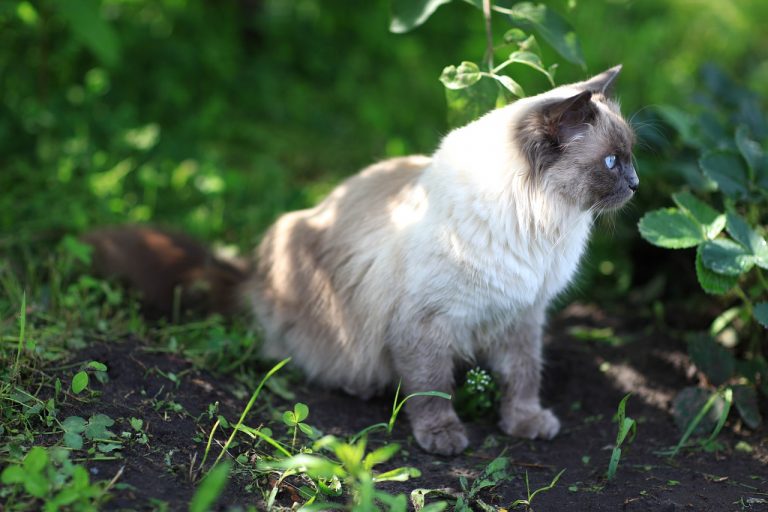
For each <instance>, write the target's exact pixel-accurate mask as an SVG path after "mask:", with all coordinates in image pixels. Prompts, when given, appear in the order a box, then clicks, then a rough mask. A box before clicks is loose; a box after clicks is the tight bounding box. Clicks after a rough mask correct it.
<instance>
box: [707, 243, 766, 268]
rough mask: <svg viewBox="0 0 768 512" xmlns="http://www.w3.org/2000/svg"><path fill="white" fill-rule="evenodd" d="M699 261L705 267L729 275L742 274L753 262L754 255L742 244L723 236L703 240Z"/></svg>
mask: <svg viewBox="0 0 768 512" xmlns="http://www.w3.org/2000/svg"><path fill="white" fill-rule="evenodd" d="M701 261H702V262H703V263H704V265H705V266H706V267H707V268H709V269H711V270H714V271H715V272H717V273H719V274H726V275H729V276H738V275H740V274H743V273H744V272H747V271H748V270H749V269H751V268H752V267H753V266H754V264H755V258H754V256H752V255H751V254H749V252H748V251H747V249H746V248H745V247H744V246H742V245H741V244H737V243H736V242H734V241H732V240H728V239H725V238H718V239H717V240H709V241H707V242H704V243H703V244H702V245H701Z"/></svg>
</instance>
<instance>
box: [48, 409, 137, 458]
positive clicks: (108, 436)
mask: <svg viewBox="0 0 768 512" xmlns="http://www.w3.org/2000/svg"><path fill="white" fill-rule="evenodd" d="M114 424H115V420H113V419H112V418H110V417H109V416H107V415H106V414H94V415H93V416H91V417H90V418H88V420H87V421H86V420H85V419H84V418H82V417H80V416H69V417H68V418H66V419H65V420H64V421H63V422H61V428H62V429H63V430H64V438H63V441H64V446H66V447H67V448H71V449H72V450H81V449H83V446H84V439H83V438H85V439H87V440H88V441H90V442H91V443H95V449H96V450H98V452H100V453H113V452H116V450H120V449H121V448H122V441H121V440H120V439H118V438H117V436H116V435H115V434H114V433H113V432H111V431H110V430H109V427H111V426H112V425H114ZM92 451H93V449H92ZM113 455H114V456H117V455H118V454H117V453H113ZM102 458H104V457H102Z"/></svg>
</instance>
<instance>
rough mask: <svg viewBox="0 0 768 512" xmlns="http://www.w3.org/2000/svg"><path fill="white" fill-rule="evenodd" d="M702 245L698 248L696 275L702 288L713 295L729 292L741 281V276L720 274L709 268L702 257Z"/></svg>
mask: <svg viewBox="0 0 768 512" xmlns="http://www.w3.org/2000/svg"><path fill="white" fill-rule="evenodd" d="M701 247H702V246H699V247H697V248H696V277H697V278H698V280H699V284H700V285H701V288H702V289H703V290H704V291H705V292H707V293H709V294H711V295H722V294H724V293H728V291H730V290H731V288H733V287H734V286H736V283H738V282H739V277H738V276H728V275H725V274H719V273H717V272H715V271H714V270H710V269H708V268H707V267H706V266H705V265H704V262H703V261H702V259H701Z"/></svg>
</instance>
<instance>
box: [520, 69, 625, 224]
mask: <svg viewBox="0 0 768 512" xmlns="http://www.w3.org/2000/svg"><path fill="white" fill-rule="evenodd" d="M620 70H621V66H616V67H613V68H611V69H609V70H607V71H605V72H603V73H600V74H599V75H596V76H594V77H592V78H590V79H589V80H586V81H584V82H577V83H575V84H570V85H566V86H562V87H559V88H557V89H555V90H553V91H551V92H549V93H545V94H543V95H541V96H537V97H534V98H531V101H530V103H529V104H530V108H529V109H528V110H527V112H526V113H525V114H524V115H523V116H522V117H521V118H520V120H519V121H518V124H517V126H516V132H517V137H518V141H519V142H520V147H521V148H522V151H523V154H524V156H525V158H526V159H527V160H528V162H529V164H530V169H531V178H532V179H533V180H535V181H536V182H537V185H538V186H540V187H543V188H544V189H545V190H547V191H552V192H554V193H556V194H558V195H559V196H561V197H562V198H563V199H564V200H566V201H569V202H571V203H572V204H575V205H577V206H578V207H579V208H581V209H584V210H588V209H596V210H606V209H615V208H619V207H620V206H622V205H623V204H624V203H626V202H627V201H628V200H629V199H630V198H631V197H632V196H633V195H634V193H635V191H636V190H637V187H638V185H639V179H638V177H637V173H636V172H635V168H634V164H633V159H632V146H633V144H634V141H635V136H634V132H633V131H632V128H631V127H630V126H629V124H628V123H627V122H626V121H625V120H624V118H623V117H622V116H621V112H620V111H619V105H618V104H617V103H616V102H615V101H613V100H612V99H611V98H610V93H611V89H612V86H613V83H614V81H615V80H616V77H617V76H618V74H619V71H620Z"/></svg>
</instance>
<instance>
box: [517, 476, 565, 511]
mask: <svg viewBox="0 0 768 512" xmlns="http://www.w3.org/2000/svg"><path fill="white" fill-rule="evenodd" d="M563 473H565V470H564V469H561V470H560V472H559V473H558V474H556V475H555V476H554V478H552V481H551V482H549V483H548V484H547V485H545V486H543V487H539V488H538V489H536V490H535V491H533V492H531V486H530V484H529V483H528V472H527V471H526V472H525V492H526V497H525V498H521V499H518V500H515V501H513V502H512V504H511V505H510V506H509V507H510V508H515V507H521V506H522V507H525V508H526V509H527V510H531V506H532V505H533V499H534V498H535V497H536V495H538V494H540V493H542V492H547V491H549V490H551V489H552V488H553V487H554V486H556V485H557V482H559V481H560V477H561V476H563Z"/></svg>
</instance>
